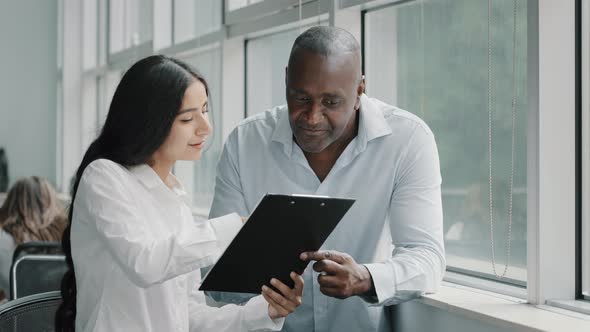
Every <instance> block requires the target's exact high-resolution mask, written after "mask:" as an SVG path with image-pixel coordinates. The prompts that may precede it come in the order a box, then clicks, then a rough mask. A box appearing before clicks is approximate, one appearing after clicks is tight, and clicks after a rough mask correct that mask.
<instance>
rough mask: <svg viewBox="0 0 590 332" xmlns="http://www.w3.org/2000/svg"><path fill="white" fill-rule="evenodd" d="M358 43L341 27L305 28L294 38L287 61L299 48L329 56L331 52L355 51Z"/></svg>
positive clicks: (358, 51)
mask: <svg viewBox="0 0 590 332" xmlns="http://www.w3.org/2000/svg"><path fill="white" fill-rule="evenodd" d="M360 49H361V47H360V45H359V43H358V41H357V40H356V39H355V38H354V36H353V35H352V34H351V33H350V32H348V31H346V30H344V29H341V28H336V27H328V26H316V27H312V28H309V29H307V30H306V31H304V32H303V33H302V34H300V35H299V37H297V39H295V42H294V43H293V47H292V48H291V54H290V56H289V63H291V60H292V59H293V56H294V55H295V53H297V52H298V51H299V50H308V51H311V52H313V53H315V54H319V55H323V56H329V55H331V54H343V53H357V54H359V55H360Z"/></svg>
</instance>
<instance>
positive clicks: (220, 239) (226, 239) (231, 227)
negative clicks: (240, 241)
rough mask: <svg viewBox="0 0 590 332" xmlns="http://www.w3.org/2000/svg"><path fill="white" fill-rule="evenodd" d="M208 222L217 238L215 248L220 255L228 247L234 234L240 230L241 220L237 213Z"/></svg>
mask: <svg viewBox="0 0 590 332" xmlns="http://www.w3.org/2000/svg"><path fill="white" fill-rule="evenodd" d="M209 222H210V223H211V226H213V229H214V230H215V235H216V236H217V246H218V248H219V250H220V253H221V252H223V251H224V250H225V248H227V246H229V244H230V243H231V241H232V240H233V239H234V237H235V236H236V234H238V232H239V231H240V228H242V218H241V217H240V216H238V214H237V213H230V214H226V215H225V216H222V217H219V218H215V219H210V220H209Z"/></svg>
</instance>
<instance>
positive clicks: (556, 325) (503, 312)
mask: <svg viewBox="0 0 590 332" xmlns="http://www.w3.org/2000/svg"><path fill="white" fill-rule="evenodd" d="M417 301H418V302H420V303H422V304H425V305H430V306H433V307H436V308H439V309H441V310H444V311H447V312H450V313H455V314H458V315H463V316H466V317H469V318H472V319H476V320H482V321H485V322H487V323H490V324H494V325H497V326H501V327H504V328H509V329H515V330H519V331H522V330H524V331H528V330H530V331H535V330H536V331H555V332H563V331H568V332H576V331H580V332H581V331H590V315H584V314H580V313H577V312H573V311H569V310H564V309H560V308H555V307H551V306H548V305H540V306H535V305H530V304H527V303H526V301H525V300H523V299H519V298H515V297H511V296H506V295H500V294H496V293H492V292H488V291H484V290H479V289H474V288H470V287H465V286H461V285H456V284H452V283H448V282H443V285H442V286H441V288H440V290H439V291H438V292H437V293H436V294H429V295H425V296H423V297H422V298H420V299H418V300H417Z"/></svg>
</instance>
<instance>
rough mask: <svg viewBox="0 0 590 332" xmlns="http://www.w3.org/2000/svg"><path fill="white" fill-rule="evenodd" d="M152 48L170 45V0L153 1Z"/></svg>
mask: <svg viewBox="0 0 590 332" xmlns="http://www.w3.org/2000/svg"><path fill="white" fill-rule="evenodd" d="M154 13H156V14H154V49H155V50H160V49H163V48H166V47H169V46H170V45H172V0H158V1H154Z"/></svg>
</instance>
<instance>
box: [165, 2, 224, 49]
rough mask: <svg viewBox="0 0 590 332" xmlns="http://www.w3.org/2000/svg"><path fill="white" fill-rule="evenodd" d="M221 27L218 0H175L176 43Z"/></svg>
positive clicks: (219, 3)
mask: <svg viewBox="0 0 590 332" xmlns="http://www.w3.org/2000/svg"><path fill="white" fill-rule="evenodd" d="M220 28H221V2H220V1H218V0H174V43H175V44H178V43H182V42H184V41H187V40H191V39H193V38H195V37H199V36H202V35H205V34H207V33H210V32H214V31H217V30H219V29H220Z"/></svg>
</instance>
